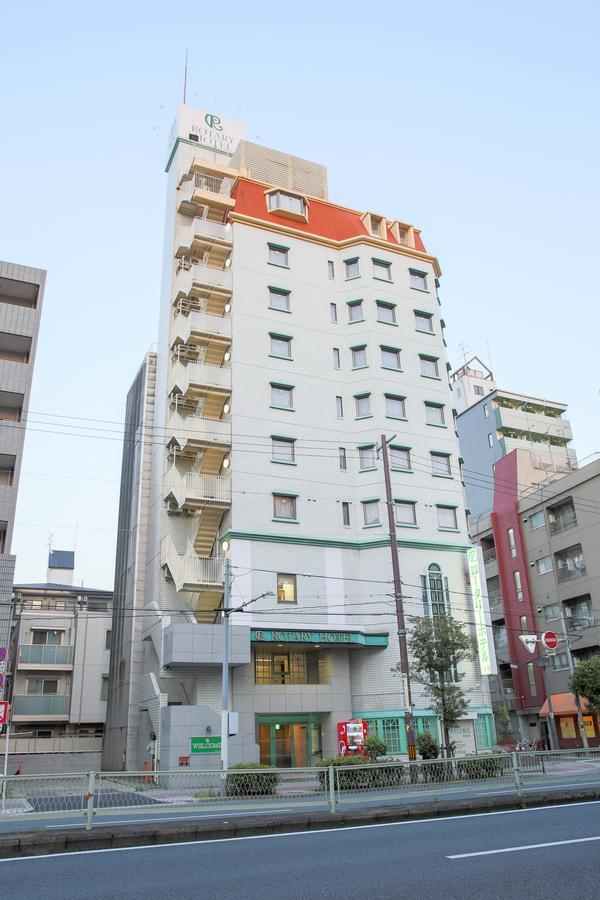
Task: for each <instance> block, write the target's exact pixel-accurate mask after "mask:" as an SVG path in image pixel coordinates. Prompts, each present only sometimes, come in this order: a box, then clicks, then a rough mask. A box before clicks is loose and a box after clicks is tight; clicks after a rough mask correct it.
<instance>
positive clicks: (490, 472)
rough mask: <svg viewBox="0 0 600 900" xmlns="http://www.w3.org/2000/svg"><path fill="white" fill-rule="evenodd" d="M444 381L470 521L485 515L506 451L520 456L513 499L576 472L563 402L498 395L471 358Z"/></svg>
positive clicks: (482, 366) (482, 368)
mask: <svg viewBox="0 0 600 900" xmlns="http://www.w3.org/2000/svg"><path fill="white" fill-rule="evenodd" d="M450 381H451V384H452V389H453V397H454V402H455V405H456V409H457V411H458V417H457V427H458V434H459V439H460V448H461V455H462V457H463V460H464V464H463V475H464V481H465V490H466V495H467V508H468V510H469V515H470V518H471V519H477V518H478V517H479V516H482V515H486V514H487V513H489V511H490V510H491V508H492V496H493V485H494V471H495V466H496V463H497V462H498V460H500V459H502V458H503V457H504V456H506V455H507V454H509V453H510V452H511V451H512V450H523V451H525V452H524V453H520V454H519V455H518V461H519V476H518V490H519V496H525V495H526V494H527V493H528V492H529V491H530V490H531V489H532V488H533V487H536V486H537V485H543V484H549V483H550V482H551V481H553V480H554V479H556V478H561V477H562V476H563V475H565V474H566V473H568V472H572V471H573V470H574V469H577V455H576V453H575V450H573V449H572V448H571V446H570V444H571V441H572V438H573V433H572V431H571V425H570V423H569V422H568V420H567V419H566V418H565V413H566V411H567V405H566V404H565V403H558V402H557V401H552V400H542V399H539V398H538V397H530V396H528V395H527V394H519V393H514V392H512V391H504V390H500V388H498V387H497V386H496V383H495V381H494V377H493V374H492V372H491V371H490V369H489V368H488V367H487V366H486V365H485V364H484V363H482V362H481V360H480V359H478V357H476V356H475V357H473V358H472V359H471V360H469V361H468V362H466V363H465V364H464V365H463V366H461V367H460V368H459V369H457V370H456V371H455V372H453V373H452V375H451V379H450Z"/></svg>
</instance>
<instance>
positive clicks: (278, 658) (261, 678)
mask: <svg viewBox="0 0 600 900" xmlns="http://www.w3.org/2000/svg"><path fill="white" fill-rule="evenodd" d="M327 662H328V661H327V656H326V655H325V654H324V653H322V652H319V651H318V650H308V651H299V650H298V651H295V652H286V651H285V650H277V651H275V652H274V653H268V652H265V651H263V650H259V649H257V650H256V652H255V655H254V681H255V684H327V683H328V681H329V667H328V664H327ZM275 733H276V734H277V733H278V732H277V731H276V732H275Z"/></svg>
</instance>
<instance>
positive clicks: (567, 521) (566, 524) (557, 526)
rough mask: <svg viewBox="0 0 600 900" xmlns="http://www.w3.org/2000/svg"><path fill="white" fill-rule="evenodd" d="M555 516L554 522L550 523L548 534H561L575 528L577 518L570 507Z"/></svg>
mask: <svg viewBox="0 0 600 900" xmlns="http://www.w3.org/2000/svg"><path fill="white" fill-rule="evenodd" d="M551 514H552V513H551ZM555 515H556V518H555V519H554V521H553V522H550V526H549V528H550V534H561V533H562V532H563V531H568V530H569V529H570V528H577V516H576V515H575V510H574V508H573V507H572V506H569V507H565V508H564V509H562V510H560V512H558V513H555Z"/></svg>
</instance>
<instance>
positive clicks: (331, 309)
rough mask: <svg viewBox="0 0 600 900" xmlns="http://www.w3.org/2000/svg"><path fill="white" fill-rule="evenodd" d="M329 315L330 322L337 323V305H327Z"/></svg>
mask: <svg viewBox="0 0 600 900" xmlns="http://www.w3.org/2000/svg"><path fill="white" fill-rule="evenodd" d="M329 313H330V315H331V321H332V322H334V323H335V322H337V320H338V317H337V303H330V304H329Z"/></svg>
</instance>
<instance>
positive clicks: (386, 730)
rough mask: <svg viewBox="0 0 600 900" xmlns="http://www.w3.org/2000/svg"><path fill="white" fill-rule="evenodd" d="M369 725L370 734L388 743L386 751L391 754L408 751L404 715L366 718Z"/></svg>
mask: <svg viewBox="0 0 600 900" xmlns="http://www.w3.org/2000/svg"><path fill="white" fill-rule="evenodd" d="M366 722H367V725H368V726H369V734H371V735H375V736H376V737H378V738H379V740H380V741H383V742H384V744H385V745H386V753H387V754H389V755H394V754H400V753H406V752H407V746H406V729H405V727H404V717H403V716H397V717H387V716H386V717H385V718H384V717H382V718H377V719H366Z"/></svg>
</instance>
